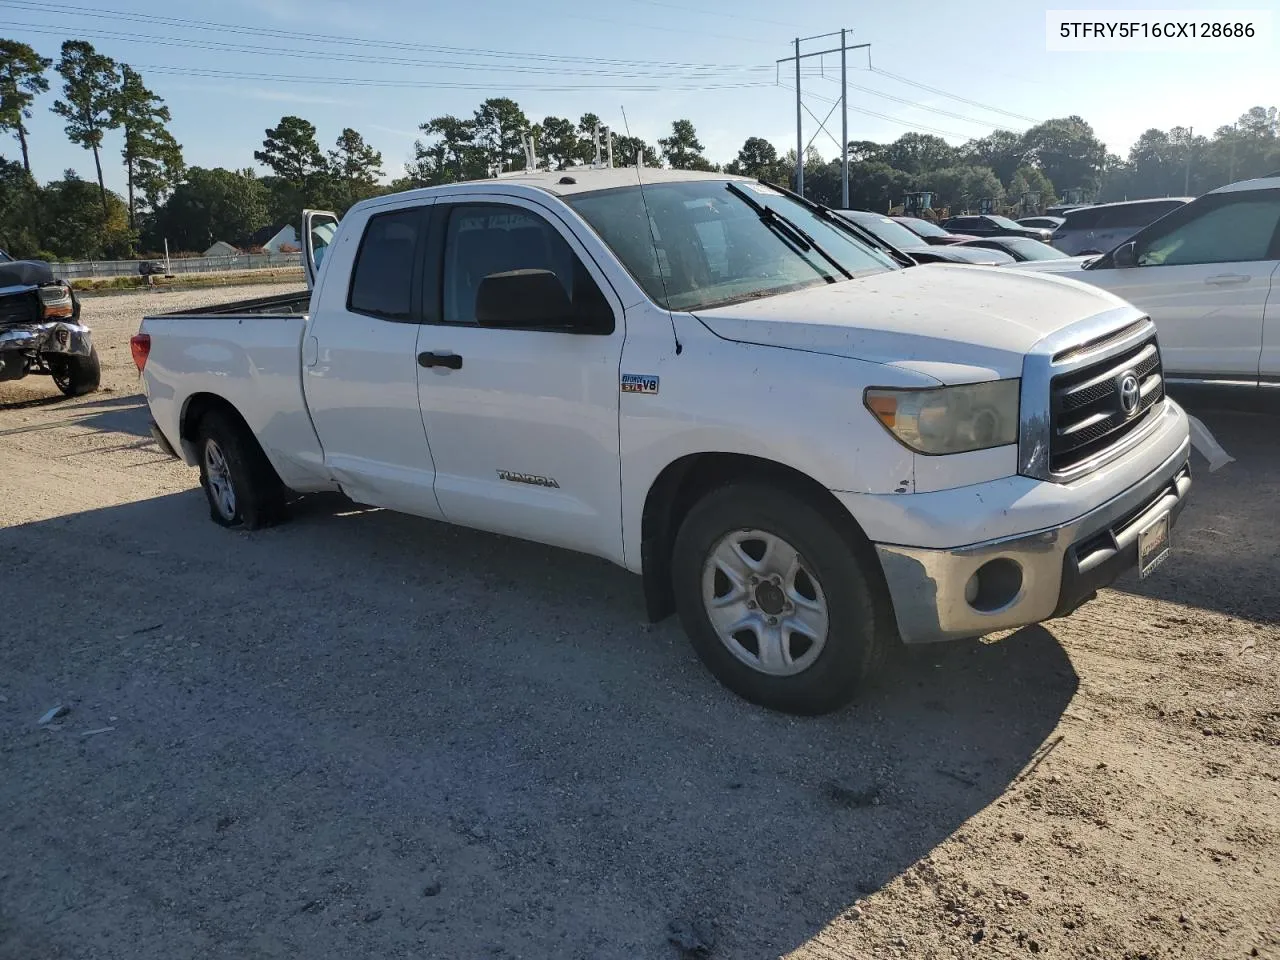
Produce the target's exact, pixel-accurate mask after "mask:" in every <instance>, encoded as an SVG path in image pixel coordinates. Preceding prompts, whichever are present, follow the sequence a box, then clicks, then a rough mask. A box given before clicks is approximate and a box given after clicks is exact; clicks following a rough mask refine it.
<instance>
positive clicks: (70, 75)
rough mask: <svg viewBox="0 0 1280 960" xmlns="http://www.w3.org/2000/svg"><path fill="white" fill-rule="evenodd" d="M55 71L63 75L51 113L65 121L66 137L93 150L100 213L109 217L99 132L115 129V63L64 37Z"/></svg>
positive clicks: (88, 46) (82, 44)
mask: <svg viewBox="0 0 1280 960" xmlns="http://www.w3.org/2000/svg"><path fill="white" fill-rule="evenodd" d="M56 69H57V71H58V73H59V74H61V76H62V81H63V83H62V95H63V96H64V97H66V100H58V101H57V102H56V103H54V105H53V112H54V113H56V114H57V115H58V116H60V117H62V118H63V119H65V120H66V121H67V126H66V131H67V139H68V140H70V141H71V142H72V143H76V144H79V145H80V146H82V147H84V148H85V149H86V150H92V151H93V165H94V166H95V167H96V168H97V171H98V193H99V195H100V196H101V198H102V215H103V217H104V218H105V217H107V216H108V210H107V185H106V183H105V182H104V181H103V179H102V157H101V156H100V155H99V150H100V149H101V147H102V134H103V132H104V131H106V130H114V129H115V128H116V127H117V126H118V124H117V123H116V122H115V120H114V119H113V113H114V107H115V102H116V97H117V95H118V93H117V77H118V71H117V70H116V62H115V61H114V60H112V59H111V58H110V57H108V56H104V55H103V54H100V53H98V51H96V50H94V49H93V45H92V44H90V43H87V42H85V41H84V40H67V41H64V42H63V44H62V59H60V60H59V61H58V66H57V68H56Z"/></svg>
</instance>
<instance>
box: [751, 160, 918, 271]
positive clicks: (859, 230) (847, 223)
mask: <svg viewBox="0 0 1280 960" xmlns="http://www.w3.org/2000/svg"><path fill="white" fill-rule="evenodd" d="M760 182H761V183H762V184H764V185H765V186H766V187H769V188H771V189H773V190H777V191H778V192H779V193H781V194H782V195H783V196H787V197H790V198H791V199H792V200H794V201H796V203H801V204H804V205H805V206H806V207H808V208H809V209H810V210H812V211H813V212H814V213H816V214H817V215H818V216H819V217H821V218H822V219H823V220H825V221H827V223H830V224H832V225H834V226H837V227H839V228H840V229H842V230H844V231H845V232H846V233H851V234H853V235H854V236H855V237H857V238H858V239H859V240H861V241H862V242H863V243H865V244H867V245H868V246H871V247H875V248H876V249H878V250H883V251H884V252H885V253H887V254H888V255H889V256H890V257H892V258H893V259H894V260H896V261H898V263H899V264H901V265H902V266H904V267H914V266H917V264H916V261H915V260H913V259H912V258H911V256H910V255H909V254H906V253H904V252H903V251H901V250H899V249H898V248H897V247H895V246H894V245H893V244H891V243H889V242H888V241H887V240H883V239H881V238H880V237H877V236H876V235H875V234H874V233H872V232H871V231H870V230H868V229H867V228H866V227H864V226H862V224H860V223H854V222H853V221H852V220H846V219H845V218H844V217H842V216H840V214H838V213H836V211H834V210H832V209H831V208H830V207H828V206H827V205H826V204H824V203H818V202H817V201H816V200H810V199H809V198H808V197H802V196H800V194H798V193H795V192H794V191H791V190H788V189H787V188H786V187H780V186H778V185H777V184H776V183H770V182H769V181H768V180H761V181H760Z"/></svg>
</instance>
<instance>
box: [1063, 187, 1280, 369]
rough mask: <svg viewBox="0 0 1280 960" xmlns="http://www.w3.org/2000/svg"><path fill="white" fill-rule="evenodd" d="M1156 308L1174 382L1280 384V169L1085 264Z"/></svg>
mask: <svg viewBox="0 0 1280 960" xmlns="http://www.w3.org/2000/svg"><path fill="white" fill-rule="evenodd" d="M1047 267H1048V269H1047V271H1046V272H1052V273H1055V274H1056V275H1058V276H1065V277H1072V278H1074V279H1079V280H1083V281H1085V282H1086V283H1091V284H1093V285H1094V286H1097V287H1101V288H1103V289H1104V290H1108V291H1110V292H1111V293H1114V294H1116V295H1117V296H1119V297H1122V298H1124V299H1125V300H1127V301H1129V302H1130V303H1132V304H1134V305H1135V306H1137V307H1138V308H1139V309H1140V310H1142V311H1143V312H1144V313H1146V314H1148V315H1149V316H1150V317H1151V319H1152V320H1153V321H1155V324H1156V328H1157V330H1158V331H1159V333H1160V350H1161V353H1162V354H1163V358H1164V367H1165V374H1166V377H1167V378H1168V379H1169V380H1170V381H1171V382H1178V381H1182V382H1196V383H1205V382H1208V383H1214V384H1223V385H1241V386H1258V385H1264V386H1266V385H1269V386H1280V177H1267V178H1262V179H1257V180H1244V181H1241V182H1239V183H1233V184H1230V185H1228V186H1225V187H1220V188H1219V189H1217V190H1214V191H1212V192H1211V193H1207V194H1205V195H1204V196H1202V197H1200V198H1199V199H1197V200H1195V201H1193V202H1191V203H1189V204H1186V205H1185V206H1182V207H1181V208H1179V209H1178V210H1176V211H1174V212H1173V213H1171V214H1169V215H1168V216H1166V217H1164V218H1162V219H1160V220H1158V221H1156V222H1155V223H1153V224H1151V225H1150V226H1149V227H1147V228H1146V229H1144V230H1142V231H1140V232H1139V233H1138V234H1137V235H1136V236H1134V237H1133V238H1132V239H1130V240H1128V241H1127V242H1125V243H1123V244H1121V245H1120V246H1119V247H1117V248H1116V249H1114V250H1112V251H1111V252H1110V253H1108V254H1106V255H1105V256H1102V257H1098V258H1097V259H1095V260H1092V261H1090V262H1088V263H1087V264H1086V265H1084V266H1079V265H1077V266H1075V267H1073V268H1071V269H1063V270H1060V271H1059V270H1054V269H1053V264H1052V263H1050V264H1048V265H1047Z"/></svg>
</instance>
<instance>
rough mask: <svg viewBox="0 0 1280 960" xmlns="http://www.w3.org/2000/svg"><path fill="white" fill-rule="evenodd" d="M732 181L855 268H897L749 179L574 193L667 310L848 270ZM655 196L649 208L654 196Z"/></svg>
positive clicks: (572, 199)
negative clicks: (797, 237) (795, 235)
mask: <svg viewBox="0 0 1280 960" xmlns="http://www.w3.org/2000/svg"><path fill="white" fill-rule="evenodd" d="M730 182H732V183H733V184H734V185H735V186H737V187H738V188H740V189H742V190H745V191H748V192H749V194H750V195H751V196H752V197H754V199H755V200H756V201H757V202H758V203H760V204H761V205H763V206H766V207H769V208H771V209H772V210H775V211H776V212H777V213H779V214H780V215H781V216H783V217H785V218H786V219H787V220H789V221H791V223H794V224H795V225H796V226H797V227H799V228H800V229H801V230H803V231H804V232H805V233H806V234H808V235H809V236H810V237H811V238H812V239H813V240H814V241H815V242H816V243H817V244H818V245H819V246H821V247H822V249H823V250H825V251H826V252H827V253H828V254H830V256H831V257H832V258H833V259H834V260H835V261H836V262H837V263H839V264H840V265H841V266H842V267H843V268H844V269H845V270H847V271H848V272H849V273H851V274H853V275H854V276H855V277H856V276H859V275H865V274H868V273H882V272H884V271H886V270H895V269H898V268H897V266H896V264H895V263H894V262H893V261H892V260H891V259H890V258H889V257H888V256H887V255H885V254H883V253H881V252H880V251H878V250H875V249H872V248H871V247H869V246H867V245H866V244H864V243H862V242H861V241H859V240H857V239H856V238H855V237H853V236H852V235H851V234H849V233H846V232H845V231H843V230H841V229H840V228H839V227H836V226H833V225H832V224H830V223H828V222H827V221H826V220H824V219H822V218H821V217H820V216H818V215H817V214H816V213H814V212H813V211H812V210H810V209H809V208H808V207H806V206H804V205H803V204H801V203H798V202H796V201H795V200H792V199H790V198H789V197H787V196H785V195H783V194H781V193H779V192H778V191H776V190H773V189H772V188H770V187H766V186H764V185H763V184H758V183H752V182H750V181H746V180H736V181H725V180H690V181H684V182H679V183H656V184H646V185H645V187H644V194H643V196H642V195H641V192H640V187H639V185H636V186H634V187H616V188H614V189H611V190H598V191H592V192H589V193H580V194H576V195H572V196H568V197H565V202H566V203H568V204H569V206H571V207H573V209H574V210H576V211H577V212H578V213H579V214H580V215H581V216H582V218H583V219H584V220H586V221H587V223H588V224H590V225H591V227H592V229H594V230H595V231H596V233H598V234H599V235H600V238H601V239H602V240H604V242H605V243H607V244H608V245H609V247H610V248H611V249H612V250H613V252H614V253H615V254H616V255H617V257H618V259H619V260H621V261H622V264H623V266H625V267H626V268H627V270H628V271H629V272H630V273H631V275H632V276H633V277H635V279H636V282H637V283H639V284H640V286H641V287H643V288H644V291H645V293H647V294H648V295H649V297H650V298H651V299H652V300H654V301H655V302H656V303H659V304H661V305H662V306H664V307H666V308H667V309H668V310H698V309H705V308H708V307H714V306H723V305H725V304H729V303H734V302H737V301H740V300H751V299H756V298H759V297H767V296H772V295H774V294H779V293H786V292H787V291H790V290H799V289H801V288H803V287H810V286H815V285H819V284H824V283H833V282H836V281H839V280H843V279H845V278H844V276H843V275H842V274H840V272H839V271H837V270H836V269H835V267H834V266H833V265H832V264H831V263H830V262H829V261H828V260H827V259H826V258H825V257H823V256H822V254H820V253H819V252H818V251H817V250H815V249H809V250H802V249H801V248H800V247H799V246H797V245H796V244H795V243H794V242H793V241H792V240H789V239H787V236H786V234H785V233H784V231H783V230H780V229H777V228H775V227H773V226H770V225H768V224H766V223H765V222H764V221H762V220H761V218H760V216H759V215H758V213H757V212H756V211H755V210H753V209H752V208H751V206H750V204H748V203H747V202H746V201H745V200H744V199H743V198H742V197H739V196H736V195H735V194H734V193H733V192H732V191H731V190H729V183H730ZM646 203H647V205H648V213H649V216H648V218H646V217H645V206H646Z"/></svg>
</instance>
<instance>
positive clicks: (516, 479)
mask: <svg viewBox="0 0 1280 960" xmlns="http://www.w3.org/2000/svg"><path fill="white" fill-rule="evenodd" d="M498 479H499V480H509V481H511V482H512V483H531V484H533V485H534V486H535V487H555V488H556V489H557V490H558V489H559V488H560V484H558V483H556V478H555V477H540V476H538V475H537V474H534V473H517V472H516V471H515V470H499V471H498Z"/></svg>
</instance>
